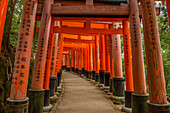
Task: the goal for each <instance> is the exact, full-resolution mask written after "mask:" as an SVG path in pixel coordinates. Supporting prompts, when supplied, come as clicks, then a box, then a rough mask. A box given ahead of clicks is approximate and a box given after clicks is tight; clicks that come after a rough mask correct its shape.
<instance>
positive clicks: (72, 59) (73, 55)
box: [71, 51, 75, 72]
mask: <svg viewBox="0 0 170 113" xmlns="http://www.w3.org/2000/svg"><path fill="white" fill-rule="evenodd" d="M74 67H75V53H74V51H72V52H71V71H72V72H74Z"/></svg>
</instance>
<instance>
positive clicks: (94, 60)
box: [92, 37, 96, 81]
mask: <svg viewBox="0 0 170 113" xmlns="http://www.w3.org/2000/svg"><path fill="white" fill-rule="evenodd" d="M94 38H95V37H94ZM95 50H96V49H95V43H93V44H92V53H93V54H92V56H93V57H92V58H93V70H92V80H93V81H95V78H96V52H95Z"/></svg>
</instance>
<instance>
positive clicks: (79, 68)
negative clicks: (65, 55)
mask: <svg viewBox="0 0 170 113" xmlns="http://www.w3.org/2000/svg"><path fill="white" fill-rule="evenodd" d="M78 57H79V59H78V60H79V63H78V75H80V71H81V50H80V49H79V52H78Z"/></svg>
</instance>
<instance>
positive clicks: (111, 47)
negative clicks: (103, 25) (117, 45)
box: [109, 35, 114, 92]
mask: <svg viewBox="0 0 170 113" xmlns="http://www.w3.org/2000/svg"><path fill="white" fill-rule="evenodd" d="M109 43H110V81H109V83H110V85H109V87H110V92H113V77H114V60H113V55H114V53H113V35H111V36H110V42H109Z"/></svg>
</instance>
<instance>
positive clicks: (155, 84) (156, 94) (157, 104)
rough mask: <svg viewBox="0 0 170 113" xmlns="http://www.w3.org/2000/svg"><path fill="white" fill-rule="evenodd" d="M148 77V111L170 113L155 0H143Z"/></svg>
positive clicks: (151, 112)
mask: <svg viewBox="0 0 170 113" xmlns="http://www.w3.org/2000/svg"><path fill="white" fill-rule="evenodd" d="M141 7H142V17H143V19H142V20H143V28H144V42H145V52H146V64H147V76H148V86H149V102H148V111H149V112H150V113H155V112H157V111H158V110H159V112H165V111H166V112H170V104H167V97H166V88H165V77H164V70H163V63H162V55H161V45H160V38H159V31H158V24H157V20H156V11H155V5H154V1H153V0H141Z"/></svg>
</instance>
